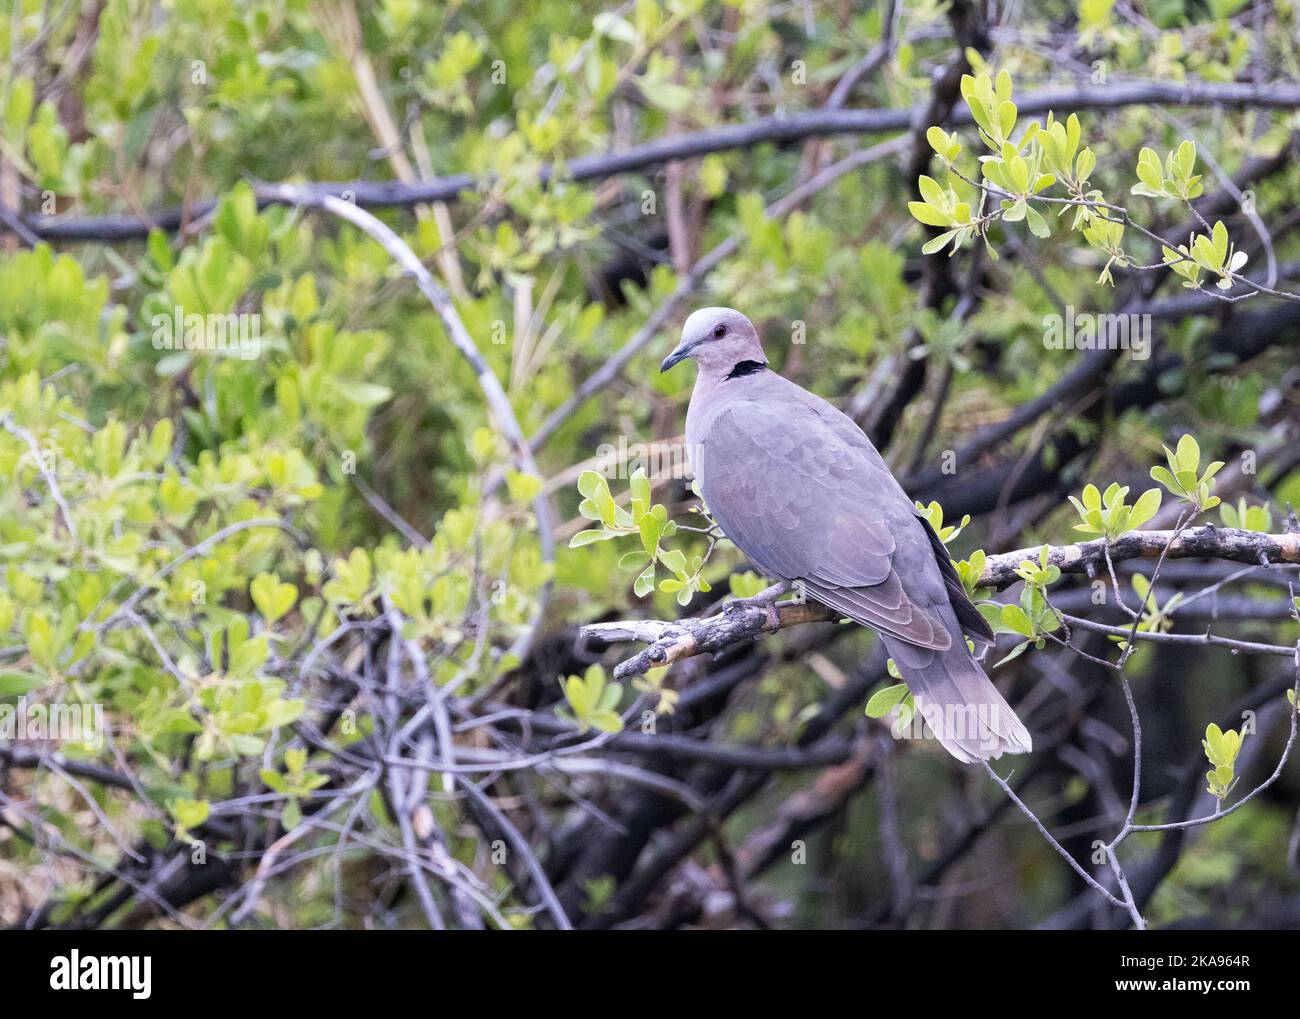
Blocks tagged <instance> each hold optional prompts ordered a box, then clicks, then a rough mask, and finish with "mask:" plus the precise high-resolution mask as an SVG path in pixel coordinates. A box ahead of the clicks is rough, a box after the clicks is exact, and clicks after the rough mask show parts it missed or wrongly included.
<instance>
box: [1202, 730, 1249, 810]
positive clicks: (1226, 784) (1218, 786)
mask: <svg viewBox="0 0 1300 1019" xmlns="http://www.w3.org/2000/svg"><path fill="white" fill-rule="evenodd" d="M1241 742H1242V737H1241V736H1240V734H1238V733H1237V731H1236V730H1235V729H1229V730H1227V731H1226V732H1224V731H1223V730H1222V729H1220V728H1219V727H1218V726H1217V725H1215V724H1214V723H1213V722H1211V723H1210V724H1209V725H1208V726H1206V729H1205V739H1203V740H1201V746H1202V747H1204V748H1205V757H1206V759H1207V760H1208V761H1209V762H1210V770H1209V771H1207V772H1206V773H1205V783H1206V791H1207V792H1208V793H1209V794H1210V795H1211V796H1213V797H1214V798H1215V799H1216V800H1218V802H1219V809H1222V808H1223V801H1224V800H1225V799H1227V798H1228V794H1229V793H1231V792H1232V789H1233V786H1235V785H1236V784H1237V776H1236V770H1237V755H1238V754H1239V753H1240V752H1241Z"/></svg>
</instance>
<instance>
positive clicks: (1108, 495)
mask: <svg viewBox="0 0 1300 1019" xmlns="http://www.w3.org/2000/svg"><path fill="white" fill-rule="evenodd" d="M1157 480H1159V479H1157ZM1128 492H1129V490H1128V486H1126V485H1119V484H1116V483H1114V482H1112V483H1111V484H1110V485H1107V486H1106V491H1105V492H1098V491H1097V486H1096V485H1084V486H1083V499H1082V501H1080V500H1079V499H1076V498H1075V497H1074V496H1070V502H1071V503H1072V504H1073V505H1074V508H1075V510H1076V511H1077V512H1078V514H1079V517H1080V518H1081V519H1082V521H1083V522H1082V523H1080V524H1075V525H1074V529H1075V530H1076V531H1082V532H1083V533H1084V534H1093V535H1097V536H1098V537H1105V538H1109V539H1110V540H1111V541H1114V540H1115V539H1116V538H1118V537H1119V536H1120V535H1121V534H1123V533H1125V532H1126V531H1133V530H1137V529H1138V528H1139V527H1141V526H1142V525H1143V524H1145V523H1146V522H1147V521H1148V520H1150V519H1151V518H1152V517H1154V516H1155V515H1156V513H1157V512H1158V511H1159V510H1160V499H1161V496H1160V489H1158V488H1148V489H1147V490H1146V491H1145V492H1143V493H1142V494H1141V495H1140V496H1138V499H1137V501H1136V502H1135V503H1133V505H1132V506H1129V505H1127V504H1126V502H1125V500H1126V498H1127V496H1128Z"/></svg>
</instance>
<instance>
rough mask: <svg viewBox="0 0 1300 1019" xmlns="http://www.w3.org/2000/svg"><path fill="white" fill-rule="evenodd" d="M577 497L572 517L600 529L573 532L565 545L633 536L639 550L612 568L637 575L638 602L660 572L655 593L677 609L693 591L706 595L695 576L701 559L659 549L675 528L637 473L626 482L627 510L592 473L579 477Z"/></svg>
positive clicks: (643, 476) (641, 472) (698, 575)
mask: <svg viewBox="0 0 1300 1019" xmlns="http://www.w3.org/2000/svg"><path fill="white" fill-rule="evenodd" d="M578 491H579V492H580V493H581V494H582V497H583V499H582V502H581V503H580V504H579V506H578V512H579V513H581V514H582V516H584V517H586V518H587V519H588V520H594V521H596V522H597V523H599V524H600V526H599V527H596V528H589V529H587V530H585V531H579V532H578V533H577V534H575V535H574V536H573V537H572V538H571V539H570V541H569V547H570V548H580V547H582V546H583V545H589V544H591V543H592V542H595V541H609V540H611V539H614V538H622V537H626V536H629V535H636V536H637V537H638V538H639V539H640V541H641V547H640V548H639V549H635V550H633V551H631V552H627V553H625V554H624V555H623V556H622V558H620V559H619V561H618V565H619V568H620V569H624V570H630V571H632V572H635V573H636V574H637V577H636V580H635V581H634V582H633V591H634V592H635V593H636V596H637V597H638V598H643V597H645V596H646V595H648V594H650V593H651V592H652V591H653V590H654V589H655V580H656V577H657V571H658V569H660V568H662V569H664V570H666V571H667V572H668V574H669V575H668V576H667V577H664V578H663V579H661V580H659V590H661V591H663V592H664V593H666V594H672V595H675V596H676V598H677V602H678V604H679V605H685V604H687V603H688V602H689V601H690V600H691V598H692V597H693V596H694V595H695V593H696V592H697V591H709V590H712V588H711V586H710V585H709V583H708V581H706V580H705V579H704V577H703V576H702V573H701V571H702V570H703V569H704V564H705V561H706V558H707V557H706V555H702V554H691V555H689V556H688V554H687V553H686V552H684V551H682V550H681V549H680V548H665V547H664V545H663V541H664V539H665V538H671V537H673V536H674V535H676V534H677V524H676V522H674V521H672V520H669V519H668V509H667V507H665V506H663V505H659V504H656V503H654V502H653V501H652V494H651V489H650V482H649V480H648V479H647V478H646V473H645V471H644V470H643V469H642V468H637V470H636V471H635V472H633V474H632V477H631V479H630V481H629V482H628V495H629V500H628V508H627V509H624V508H623V507H621V506H619V505H618V504H617V502H616V501H615V500H614V497H613V495H612V494H611V493H610V490H609V481H608V480H607V479H606V478H605V477H604V476H603V475H601V474H599V473H598V472H596V471H583V472H582V475H581V476H580V477H579V478H578Z"/></svg>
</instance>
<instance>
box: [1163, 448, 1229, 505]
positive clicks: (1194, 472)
mask: <svg viewBox="0 0 1300 1019" xmlns="http://www.w3.org/2000/svg"><path fill="white" fill-rule="evenodd" d="M1164 451H1165V460H1166V461H1167V462H1168V464H1169V466H1168V467H1159V466H1156V467H1152V468H1151V478H1152V480H1153V481H1158V482H1160V484H1162V485H1164V486H1165V488H1167V489H1168V490H1169V493H1170V494H1171V495H1174V496H1177V497H1178V498H1179V499H1182V500H1184V501H1185V502H1188V503H1191V505H1192V506H1193V508H1195V509H1196V511H1197V512H1201V511H1203V510H1209V509H1214V507H1215V506H1217V505H1219V502H1220V500H1219V498H1218V497H1217V496H1215V495H1214V494H1212V493H1213V492H1214V476H1215V475H1216V474H1218V473H1219V471H1220V470H1221V469H1222V468H1223V461H1222V460H1215V461H1214V462H1213V463H1211V464H1209V465H1208V466H1207V467H1206V468H1205V470H1204V471H1201V447H1200V444H1199V443H1198V442H1197V441H1196V439H1194V438H1193V437H1192V436H1191V435H1190V434H1187V435H1184V436H1183V437H1182V438H1181V439H1179V440H1178V448H1177V449H1176V450H1171V449H1170V448H1169V447H1168V446H1165V447H1164Z"/></svg>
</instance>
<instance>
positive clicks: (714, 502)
mask: <svg viewBox="0 0 1300 1019" xmlns="http://www.w3.org/2000/svg"><path fill="white" fill-rule="evenodd" d="M687 357H689V358H692V359H694V360H695V362H696V363H697V365H698V366H699V375H698V377H697V379H696V382H695V390H694V392H693V393H692V394H691V403H690V409H689V411H688V413H687V417H686V440H687V443H688V446H689V448H690V451H691V457H692V460H693V466H694V469H695V475H696V478H697V479H698V482H699V487H700V492H701V494H702V495H703V496H704V501H705V502H706V503H707V504H708V506H709V509H710V510H711V511H712V512H713V515H714V516H715V517H716V519H717V521H718V523H719V525H720V526H721V527H722V530H723V532H724V533H725V534H726V535H727V537H728V538H730V539H731V540H732V541H733V542H735V544H736V545H737V547H738V548H740V550H741V551H742V552H744V553H745V555H746V556H748V557H749V559H750V560H751V562H753V564H754V565H755V566H756V567H757V568H758V569H759V570H761V571H762V572H763V573H765V574H767V575H768V576H770V577H776V578H780V579H783V580H788V581H798V582H801V583H802V585H803V586H804V589H805V590H806V591H807V593H808V595H809V596H810V597H812V598H814V599H816V600H817V601H819V602H822V603H823V604H825V605H827V606H829V607H830V608H833V609H835V610H836V611H838V612H842V613H843V614H844V615H846V616H848V617H849V618H850V619H853V620H855V621H857V622H859V623H862V624H863V625H865V626H869V627H871V628H873V629H875V630H877V631H879V632H880V633H881V635H882V637H883V639H884V641H885V646H886V648H887V649H888V651H889V654H890V655H891V656H892V657H893V659H894V662H895V664H896V665H897V666H898V668H899V670H900V671H901V672H902V674H903V677H904V678H905V679H906V680H907V683H908V686H909V688H910V689H911V691H912V694H913V695H914V697H915V698H916V700H917V702H918V706H919V707H920V709H921V711H922V715H923V717H925V719H926V721H927V723H928V724H929V726H930V728H931V730H932V731H933V732H934V733H935V735H936V736H937V737H938V738H939V740H940V742H941V743H942V744H943V746H944V747H946V748H947V749H948V751H949V752H950V753H951V754H952V755H953V756H954V757H956V758H957V759H958V760H961V761H966V762H970V761H975V760H988V759H989V758H994V757H998V756H999V755H1000V754H1002V753H1003V752H1008V753H1024V752H1028V751H1029V749H1030V747H1031V741H1030V737H1029V733H1028V731H1027V730H1026V729H1025V727H1024V725H1023V724H1021V722H1020V719H1018V718H1017V717H1016V715H1015V713H1014V712H1013V711H1012V710H1011V708H1010V706H1009V705H1008V704H1007V702H1006V701H1005V700H1004V699H1003V697H1002V695H1001V694H1000V693H998V691H997V689H996V688H995V687H994V686H993V683H992V682H991V681H990V680H989V678H988V677H987V676H986V675H985V674H984V671H983V669H982V668H981V667H980V665H979V663H978V662H977V661H976V660H975V658H974V656H973V655H972V654H971V652H970V650H969V649H968V647H967V645H966V641H965V637H966V636H969V637H970V638H971V639H972V640H973V641H976V642H977V643H980V644H984V645H988V644H991V643H992V640H993V633H992V631H991V630H990V628H989V626H988V623H987V622H985V620H984V618H983V617H982V616H981V615H980V614H979V612H978V611H977V610H976V608H975V606H974V605H972V604H971V602H970V599H969V598H967V596H966V592H965V590H964V589H963V587H962V584H961V581H960V580H959V579H958V577H957V573H956V571H955V570H954V569H953V566H952V563H951V561H950V560H949V558H948V554H947V551H946V550H945V549H944V546H943V543H942V542H941V541H940V540H939V537H938V535H936V534H935V533H934V531H933V529H932V528H931V527H930V525H929V523H928V522H927V521H925V520H924V519H923V518H922V517H920V516H918V515H917V513H916V510H915V507H914V505H913V503H912V500H911V499H909V498H908V497H907V495H906V493H904V492H903V489H902V488H901V487H900V486H899V484H898V482H897V481H895V480H894V477H893V475H891V474H890V472H889V468H888V467H887V466H886V465H885V462H884V461H883V460H882V459H881V457H880V454H879V453H878V452H877V451H876V448H875V447H874V446H873V445H872V444H871V440H870V439H868V438H867V436H866V435H865V434H864V433H863V432H862V430H861V429H860V428H859V427H858V426H857V425H856V424H855V423H854V422H853V421H852V420H851V419H850V418H848V417H847V416H845V415H844V414H842V413H840V412H839V411H838V410H836V409H835V408H834V407H832V406H831V405H830V404H829V403H827V402H826V401H825V400H823V399H822V398H821V397H819V396H816V395H814V394H812V393H810V392H808V391H807V390H805V389H802V388H800V387H799V386H797V385H795V384H794V383H793V382H790V381H789V380H787V379H785V378H782V377H781V376H780V375H778V374H776V373H775V372H773V371H771V370H769V369H767V368H766V364H767V359H766V358H765V357H764V356H763V349H762V345H761V343H760V342H759V339H758V334H757V333H756V332H755V330H754V327H753V325H752V324H751V323H750V321H749V320H748V319H747V318H745V316H744V315H742V314H740V313H739V312H737V311H733V310H731V309H730V308H704V309H701V310H700V311H697V312H695V314H693V315H691V316H690V318H688V319H687V320H686V325H685V326H684V328H683V329H682V341H681V343H680V344H678V346H677V348H676V349H675V350H674V351H673V352H672V353H671V354H669V355H668V357H667V358H665V359H664V362H663V365H662V366H661V370H663V371H667V370H668V369H669V368H671V367H672V366H673V365H674V364H676V363H678V362H679V361H681V360H683V359H684V358H687Z"/></svg>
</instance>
